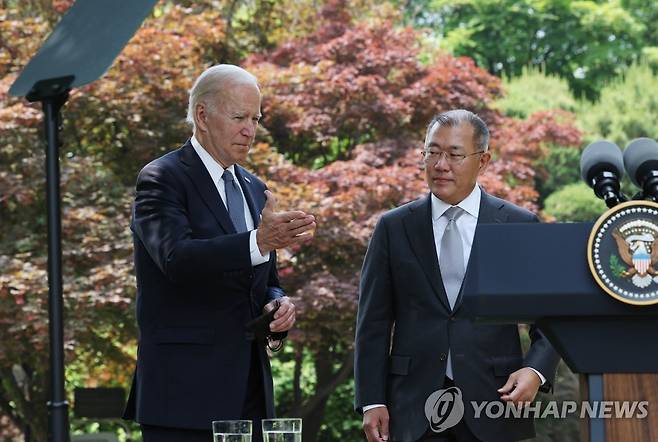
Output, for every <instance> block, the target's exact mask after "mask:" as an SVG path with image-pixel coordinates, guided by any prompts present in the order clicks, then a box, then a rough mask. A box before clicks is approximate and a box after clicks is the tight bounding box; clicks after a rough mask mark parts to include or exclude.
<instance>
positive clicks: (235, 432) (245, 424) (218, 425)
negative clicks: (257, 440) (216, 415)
mask: <svg viewBox="0 0 658 442" xmlns="http://www.w3.org/2000/svg"><path fill="white" fill-rule="evenodd" d="M212 438H213V442H251V421H248V420H236V421H213V423H212Z"/></svg>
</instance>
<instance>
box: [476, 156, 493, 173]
mask: <svg viewBox="0 0 658 442" xmlns="http://www.w3.org/2000/svg"><path fill="white" fill-rule="evenodd" d="M489 161H491V152H490V151H486V152H485V153H483V154H482V155H481V156H480V168H479V170H478V173H483V172H484V171H485V170H487V166H488V165H489Z"/></svg>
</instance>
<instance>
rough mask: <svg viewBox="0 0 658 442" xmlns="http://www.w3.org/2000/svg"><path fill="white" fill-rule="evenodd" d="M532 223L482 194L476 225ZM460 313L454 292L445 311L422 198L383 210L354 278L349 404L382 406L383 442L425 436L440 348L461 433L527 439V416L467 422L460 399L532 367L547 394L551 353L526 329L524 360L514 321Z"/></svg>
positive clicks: (440, 376) (441, 372)
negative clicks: (386, 423)
mask: <svg viewBox="0 0 658 442" xmlns="http://www.w3.org/2000/svg"><path fill="white" fill-rule="evenodd" d="M536 221H537V217H536V216H535V215H534V214H532V213H531V212H528V211H527V210H525V209H522V208H520V207H517V206H514V205H513V204H511V203H509V202H506V201H504V200H501V199H499V198H495V197H493V196H490V195H488V194H486V193H485V192H484V191H483V192H482V199H481V202H480V213H479V217H478V225H479V224H484V223H498V222H536ZM475 247H477V228H476V232H475V237H474V240H473V248H474V249H475ZM503 253H504V252H503ZM467 277H468V269H467V273H466V278H467ZM464 309H465V307H462V305H461V296H460V297H459V298H458V299H457V303H456V305H455V309H454V311H451V309H450V307H449V303H448V298H447V296H446V293H445V289H444V287H443V282H442V280H441V272H440V269H439V263H438V259H437V256H436V247H435V242H434V233H433V230H432V219H431V202H430V196H429V195H428V196H426V197H423V198H421V199H419V200H417V201H414V202H411V203H408V204H406V205H404V206H401V207H399V208H397V209H394V210H391V211H390V212H387V213H386V214H384V215H383V216H382V218H381V219H380V220H379V222H378V224H377V226H376V228H375V231H374V233H373V236H372V238H371V240H370V244H369V246H368V252H367V253H366V257H365V261H364V264H363V269H362V274H361V286H360V298H359V311H358V315H357V324H356V343H355V345H356V351H355V368H354V371H355V394H356V397H355V407H356V409H357V410H359V411H360V410H361V409H362V407H363V406H365V405H371V404H385V405H386V406H387V407H388V411H389V415H390V419H391V420H390V431H391V440H392V441H404V442H415V441H417V440H418V439H419V438H420V437H421V436H422V435H423V434H424V433H425V432H426V431H428V429H429V425H428V421H427V419H426V417H425V412H424V406H425V401H426V399H427V397H428V396H429V395H430V394H431V393H432V392H434V391H436V390H438V389H440V388H442V386H443V380H444V377H445V370H446V363H447V354H448V349H449V348H450V349H451V355H452V365H453V372H454V377H455V379H454V380H455V384H456V385H457V386H458V387H459V388H460V389H461V390H462V394H463V400H464V405H465V416H464V419H466V423H467V425H468V426H469V428H470V429H471V431H472V432H473V433H474V434H475V435H476V436H477V437H478V438H480V439H481V440H483V441H509V440H517V439H524V438H528V437H532V436H533V435H534V428H533V423H532V421H531V420H529V419H497V420H491V419H486V418H484V417H481V418H479V419H475V418H474V413H473V408H472V406H471V404H470V401H497V400H500V394H499V393H498V392H497V391H496V390H497V389H498V388H500V387H502V386H503V384H504V383H505V381H506V380H507V377H508V376H509V375H510V374H511V373H512V372H514V371H515V370H518V369H519V368H521V367H522V366H530V367H533V368H535V369H537V370H538V371H539V372H540V373H542V374H543V375H544V376H545V377H546V378H547V383H546V384H545V385H544V386H543V387H542V388H543V389H544V390H546V389H548V388H550V385H551V384H552V383H553V379H554V376H555V370H556V368H557V364H558V361H559V357H558V355H557V354H556V353H555V351H554V350H553V348H552V347H551V345H550V343H549V342H548V341H547V340H546V338H545V337H544V336H543V335H542V334H541V333H540V332H539V331H538V330H537V329H535V328H534V327H533V328H532V329H531V332H530V335H531V339H532V341H533V343H532V346H531V348H530V351H529V352H528V353H527V354H526V356H525V358H524V357H523V355H522V352H521V345H520V340H519V334H518V328H517V326H516V325H481V324H475V323H473V322H471V321H469V320H468V319H466V318H465V316H467V314H468V312H465V311H464ZM483 414H484V413H483Z"/></svg>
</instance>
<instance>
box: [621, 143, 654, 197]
mask: <svg viewBox="0 0 658 442" xmlns="http://www.w3.org/2000/svg"><path fill="white" fill-rule="evenodd" d="M624 165H625V166H626V173H628V176H629V178H630V179H631V181H632V182H633V184H635V185H636V186H637V187H639V188H640V189H641V190H642V192H641V193H640V197H641V198H640V199H648V200H651V201H656V200H658V143H656V141H655V140H652V139H651V138H636V139H634V140H633V141H631V142H630V143H628V146H626V150H624Z"/></svg>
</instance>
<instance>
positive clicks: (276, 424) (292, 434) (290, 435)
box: [262, 418, 302, 442]
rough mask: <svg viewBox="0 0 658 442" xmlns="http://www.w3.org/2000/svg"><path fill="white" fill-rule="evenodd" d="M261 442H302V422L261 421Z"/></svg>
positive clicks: (285, 419) (297, 420)
mask: <svg viewBox="0 0 658 442" xmlns="http://www.w3.org/2000/svg"><path fill="white" fill-rule="evenodd" d="M262 423H263V442H302V420H301V419H298V418H281V419H263V421H262Z"/></svg>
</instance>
